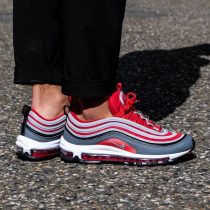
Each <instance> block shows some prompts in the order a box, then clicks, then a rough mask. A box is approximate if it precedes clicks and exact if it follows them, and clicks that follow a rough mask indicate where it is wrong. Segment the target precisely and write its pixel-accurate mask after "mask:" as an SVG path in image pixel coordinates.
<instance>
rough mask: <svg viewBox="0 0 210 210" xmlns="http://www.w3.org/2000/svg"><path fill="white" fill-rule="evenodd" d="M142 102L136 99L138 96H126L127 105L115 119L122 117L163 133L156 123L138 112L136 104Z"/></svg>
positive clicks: (131, 94) (133, 94)
mask: <svg viewBox="0 0 210 210" xmlns="http://www.w3.org/2000/svg"><path fill="white" fill-rule="evenodd" d="M139 102H140V100H137V99H136V94H135V93H132V92H129V93H127V94H126V98H125V105H124V106H122V108H121V110H120V111H119V112H118V113H117V114H116V115H115V117H121V118H124V119H128V120H131V121H134V122H136V123H139V124H141V125H144V126H146V127H148V128H153V129H155V130H157V131H161V130H162V128H161V127H160V126H159V125H157V124H156V123H155V122H154V121H152V120H150V119H149V117H148V116H146V115H144V114H143V113H142V112H140V111H138V110H136V108H135V107H134V104H135V103H139Z"/></svg>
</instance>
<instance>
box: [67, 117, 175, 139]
mask: <svg viewBox="0 0 210 210" xmlns="http://www.w3.org/2000/svg"><path fill="white" fill-rule="evenodd" d="M68 119H69V121H70V122H71V123H72V124H73V125H74V126H75V127H77V128H80V129H88V128H96V127H97V126H100V125H104V124H107V123H110V122H103V123H99V124H97V125H92V126H85V128H84V127H82V126H78V125H76V124H75V123H74V122H73V121H72V120H71V119H70V118H69V116H68ZM111 122H117V121H114V120H113V121H111ZM83 123H84V122H83ZM119 123H121V124H123V125H127V124H126V123H124V122H119ZM129 126H130V127H132V128H135V129H137V130H139V131H142V132H144V133H147V134H150V135H155V136H163V135H158V134H153V133H150V132H148V131H145V130H142V129H140V128H137V127H135V126H133V125H130V124H129ZM142 126H143V125H142ZM171 134H172V132H170V131H169V132H168V133H167V134H165V135H164V136H170V135H171Z"/></svg>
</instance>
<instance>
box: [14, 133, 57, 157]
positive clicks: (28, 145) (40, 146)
mask: <svg viewBox="0 0 210 210" xmlns="http://www.w3.org/2000/svg"><path fill="white" fill-rule="evenodd" d="M59 143H60V139H57V140H53V141H49V142H38V141H35V140H33V139H30V138H27V137H25V136H22V135H19V136H18V137H17V141H16V145H17V146H18V147H19V148H22V149H23V152H28V153H29V154H31V150H32V149H37V150H46V149H57V148H59Z"/></svg>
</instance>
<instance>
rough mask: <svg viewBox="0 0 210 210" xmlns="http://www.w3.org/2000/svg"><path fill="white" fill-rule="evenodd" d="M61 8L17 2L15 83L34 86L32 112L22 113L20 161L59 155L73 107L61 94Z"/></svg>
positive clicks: (45, 1) (48, 1)
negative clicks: (66, 109) (67, 109)
mask: <svg viewBox="0 0 210 210" xmlns="http://www.w3.org/2000/svg"><path fill="white" fill-rule="evenodd" d="M59 4H60V0H14V24H13V26H14V56H15V76H14V82H15V83H16V84H26V85H32V86H33V88H32V108H31V107H30V106H24V107H23V110H22V112H23V114H24V120H23V123H22V126H21V127H22V129H21V133H20V135H19V136H18V137H17V141H16V145H17V147H18V149H20V151H19V152H18V155H19V157H27V158H30V159H36V160H37V159H43V158H49V157H52V156H55V155H58V152H59V150H58V149H59V142H60V137H61V135H62V134H63V130H64V126H65V121H66V116H65V115H64V114H63V106H64V105H66V104H69V101H68V97H67V96H65V95H63V94H62V92H61V74H62V66H61V64H62V56H61V42H60V35H59V31H60V20H59V8H58V7H59Z"/></svg>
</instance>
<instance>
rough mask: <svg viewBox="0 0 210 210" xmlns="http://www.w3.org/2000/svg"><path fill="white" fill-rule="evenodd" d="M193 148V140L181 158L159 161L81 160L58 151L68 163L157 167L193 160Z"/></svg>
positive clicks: (92, 157) (95, 157) (86, 157)
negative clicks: (191, 146) (190, 146)
mask: <svg viewBox="0 0 210 210" xmlns="http://www.w3.org/2000/svg"><path fill="white" fill-rule="evenodd" d="M194 148H195V141H194V140H193V148H192V149H191V150H190V151H189V152H188V153H186V154H185V155H183V156H180V157H178V158H174V159H170V158H169V157H165V158H159V159H137V158H127V157H120V156H111V155H98V154H97V155H96V154H95V155H94V154H87V153H82V154H81V158H79V157H78V156H74V154H73V152H67V151H65V150H61V151H60V156H61V159H62V160H63V161H65V162H69V163H85V164H89V163H95V164H104V163H113V164H128V165H136V166H157V165H169V164H176V163H179V162H184V161H187V160H190V159H193V158H195V155H194V154H193V153H192V151H193V150H194Z"/></svg>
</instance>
